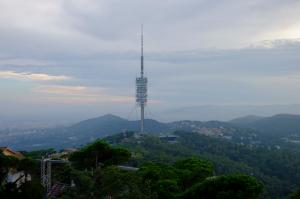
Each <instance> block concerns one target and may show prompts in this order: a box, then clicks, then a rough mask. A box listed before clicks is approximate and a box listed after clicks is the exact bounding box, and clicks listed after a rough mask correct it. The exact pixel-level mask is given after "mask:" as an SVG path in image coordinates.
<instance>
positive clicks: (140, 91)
mask: <svg viewBox="0 0 300 199" xmlns="http://www.w3.org/2000/svg"><path fill="white" fill-rule="evenodd" d="M143 42H144V41H143V25H142V31H141V76H140V77H137V78H136V80H135V83H136V103H137V104H138V106H139V107H141V131H140V133H141V134H143V133H144V115H145V110H144V109H145V106H146V103H147V81H148V80H147V77H144V43H143Z"/></svg>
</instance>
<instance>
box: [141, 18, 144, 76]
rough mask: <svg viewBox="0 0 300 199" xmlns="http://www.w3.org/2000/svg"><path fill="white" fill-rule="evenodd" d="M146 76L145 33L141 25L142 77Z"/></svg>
mask: <svg viewBox="0 0 300 199" xmlns="http://www.w3.org/2000/svg"><path fill="white" fill-rule="evenodd" d="M143 76H144V32H143V24H142V25H141V77H143Z"/></svg>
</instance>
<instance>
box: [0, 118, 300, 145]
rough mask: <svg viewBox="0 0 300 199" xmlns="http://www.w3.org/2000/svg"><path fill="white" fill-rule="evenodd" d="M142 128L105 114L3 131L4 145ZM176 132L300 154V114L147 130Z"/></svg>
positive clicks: (152, 125)
mask: <svg viewBox="0 0 300 199" xmlns="http://www.w3.org/2000/svg"><path fill="white" fill-rule="evenodd" d="M139 125H140V123H139V121H131V120H127V119H124V118H121V117H118V116H114V115H104V116H101V117H97V118H92V119H88V120H85V121H82V122H79V123H77V124H74V125H71V126H69V127H65V128H54V129H38V130H25V131H19V132H18V131H6V132H5V131H4V132H0V146H9V147H12V148H14V149H18V150H37V149H43V148H57V149H61V148H66V147H72V146H81V145H84V144H86V143H88V142H91V141H93V140H95V139H97V138H103V137H106V136H110V135H113V134H116V133H120V132H124V131H135V132H137V131H139ZM176 130H184V131H188V132H196V133H199V134H203V135H208V136H211V137H218V138H223V139H227V140H231V141H233V142H234V143H239V144H245V145H252V146H257V145H260V146H269V147H274V146H278V147H284V148H295V149H297V150H298V151H300V144H299V143H300V116H298V115H276V116H273V117H265V118H262V117H256V116H248V117H244V118H238V119H236V120H233V121H230V122H221V121H207V122H201V121H191V120H182V121H176V122H170V123H163V122H159V121H156V120H152V119H146V120H145V131H146V132H147V133H149V134H167V133H171V132H173V131H176Z"/></svg>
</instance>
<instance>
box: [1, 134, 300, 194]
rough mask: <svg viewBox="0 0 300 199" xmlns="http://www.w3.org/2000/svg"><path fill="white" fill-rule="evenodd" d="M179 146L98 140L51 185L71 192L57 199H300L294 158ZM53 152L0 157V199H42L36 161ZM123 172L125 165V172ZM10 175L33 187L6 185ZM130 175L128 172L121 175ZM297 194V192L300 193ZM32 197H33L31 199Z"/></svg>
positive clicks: (57, 172) (228, 146) (189, 142)
mask: <svg viewBox="0 0 300 199" xmlns="http://www.w3.org/2000/svg"><path fill="white" fill-rule="evenodd" d="M173 137H175V138H176V140H175V141H174V140H172V141H168V140H166V139H162V137H158V136H154V135H138V136H137V135H136V134H134V133H133V132H126V133H121V134H116V135H113V136H110V137H106V138H105V139H102V140H97V141H95V142H93V143H91V144H88V145H86V146H84V147H82V148H81V149H80V150H78V151H76V152H73V153H71V154H70V155H68V159H69V163H70V164H65V165H58V166H55V167H53V171H54V172H53V176H52V177H53V184H55V183H58V182H59V183H64V184H69V185H71V184H73V186H69V187H68V188H66V189H65V190H64V191H63V192H62V193H61V194H59V195H57V196H55V197H56V198H60V199H71V198H72V199H76V198H79V199H81V198H82V199H83V198H91V199H93V198H95V199H96V198H107V197H111V198H149V199H150V198H151V199H152V198H153V199H155V198H171V199H172V198H174V199H186V198H241V199H242V198H243V199H244V198H249V199H252V198H253V199H254V198H297V197H298V196H299V194H300V191H299V190H298V187H300V181H299V179H300V172H299V163H300V155H299V154H298V153H297V152H291V151H285V150H279V149H276V148H274V149H266V148H259V147H256V148H254V147H250V146H243V145H238V144H235V143H233V142H230V141H226V140H224V139H218V138H212V137H208V136H204V135H200V134H197V133H189V132H184V131H177V132H174V135H173ZM50 153H55V151H54V150H53V149H49V150H41V151H31V152H23V154H25V155H26V158H25V159H21V160H17V159H14V158H11V157H7V156H4V155H2V154H1V155H0V166H1V169H0V171H1V175H0V177H1V178H0V180H1V187H0V198H4V199H6V198H7V199H8V198H24V199H25V198H26V199H27V198H30V199H35V198H42V197H43V196H45V190H44V188H43V187H42V186H41V185H40V181H39V161H38V160H39V159H40V158H41V156H44V155H47V154H50ZM119 165H122V166H121V167H120V166H119ZM10 168H14V169H17V170H23V171H25V173H28V174H30V175H31V176H32V180H31V181H28V182H25V183H24V184H22V186H20V187H17V186H16V185H14V184H7V183H5V176H6V174H7V172H8V171H9V169H10ZM124 168H125V169H124ZM297 190H298V191H297ZM31 193H34V194H33V195H32V194H31Z"/></svg>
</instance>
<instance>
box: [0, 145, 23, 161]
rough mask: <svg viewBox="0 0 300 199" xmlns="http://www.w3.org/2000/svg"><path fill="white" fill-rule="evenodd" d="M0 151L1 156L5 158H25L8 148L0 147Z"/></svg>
mask: <svg viewBox="0 0 300 199" xmlns="http://www.w3.org/2000/svg"><path fill="white" fill-rule="evenodd" d="M0 151H1V152H2V154H3V155H5V156H11V157H15V158H17V159H23V158H25V156H24V155H23V154H22V153H20V152H17V151H14V150H12V149H10V148H8V147H0Z"/></svg>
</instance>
